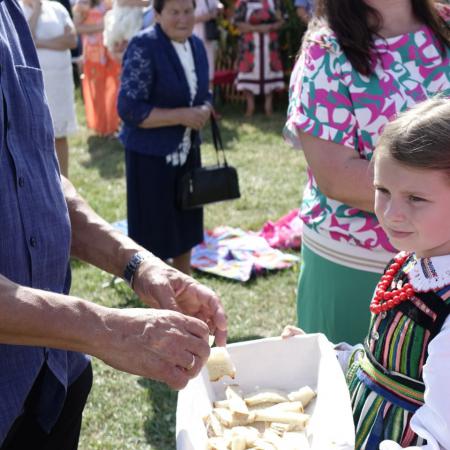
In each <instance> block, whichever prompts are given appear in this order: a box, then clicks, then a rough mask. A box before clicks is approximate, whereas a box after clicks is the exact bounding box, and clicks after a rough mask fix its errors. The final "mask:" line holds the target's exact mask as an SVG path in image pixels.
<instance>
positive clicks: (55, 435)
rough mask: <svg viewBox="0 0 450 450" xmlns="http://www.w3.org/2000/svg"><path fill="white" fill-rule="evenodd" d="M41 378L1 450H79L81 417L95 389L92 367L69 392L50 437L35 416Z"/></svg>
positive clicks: (72, 385)
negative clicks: (91, 392)
mask: <svg viewBox="0 0 450 450" xmlns="http://www.w3.org/2000/svg"><path fill="white" fill-rule="evenodd" d="M40 381H41V377H38V379H37V380H36V382H35V383H34V386H33V388H32V389H31V392H30V394H29V395H28V397H27V400H26V402H25V410H24V412H23V413H22V414H21V415H20V416H19V417H18V418H17V419H16V421H15V422H14V424H13V426H12V427H11V429H10V431H9V433H8V435H7V436H6V439H5V441H4V443H3V445H2V447H1V449H0V450H76V449H77V448H78V439H79V437H80V429H81V418H82V413H83V409H84V406H85V404H86V400H87V397H88V395H89V392H90V390H91V386H92V367H91V365H90V364H89V365H88V367H87V368H86V369H85V370H84V372H82V374H81V375H80V376H79V377H78V378H77V380H76V381H75V382H74V383H72V384H71V385H70V386H69V387H68V389H67V396H66V401H65V403H64V406H63V409H62V411H61V414H60V416H59V417H58V420H57V422H56V424H55V426H54V427H53V428H52V430H51V432H50V434H47V433H46V432H45V431H44V430H43V429H42V428H41V427H40V426H39V424H38V423H37V421H36V418H35V416H34V414H33V412H34V411H35V404H36V401H37V399H38V397H39V396H38V394H39V390H40Z"/></svg>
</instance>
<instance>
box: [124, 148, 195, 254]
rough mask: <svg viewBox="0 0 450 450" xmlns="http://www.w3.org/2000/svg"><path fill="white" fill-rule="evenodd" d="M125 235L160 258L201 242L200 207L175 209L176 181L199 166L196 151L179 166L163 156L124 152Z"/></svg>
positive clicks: (179, 252) (181, 251)
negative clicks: (126, 220)
mask: <svg viewBox="0 0 450 450" xmlns="http://www.w3.org/2000/svg"><path fill="white" fill-rule="evenodd" d="M125 165H126V178H127V209H128V235H129V236H130V237H131V238H132V239H133V240H135V241H136V242H137V243H138V244H140V245H142V246H143V247H145V248H146V249H147V250H149V251H151V252H152V253H153V254H154V255H156V256H158V257H159V258H161V259H169V258H173V257H176V256H179V255H182V254H183V253H186V252H188V251H189V250H191V249H192V247H194V246H196V245H197V244H199V243H200V242H202V241H203V208H198V209H192V210H189V211H182V210H180V209H178V208H177V206H176V183H177V180H178V179H179V178H180V177H181V176H182V175H183V174H185V173H186V172H187V171H188V170H189V169H191V168H193V167H199V166H200V155H199V152H196V151H195V152H192V151H190V152H189V155H188V158H187V161H186V163H185V164H184V165H182V166H172V165H171V164H168V163H167V162H166V157H165V156H152V155H144V154H141V153H138V152H135V151H132V150H129V149H126V150H125Z"/></svg>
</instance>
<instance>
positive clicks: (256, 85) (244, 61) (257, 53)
mask: <svg viewBox="0 0 450 450" xmlns="http://www.w3.org/2000/svg"><path fill="white" fill-rule="evenodd" d="M234 20H235V22H236V23H239V22H246V23H248V24H251V25H263V24H269V23H274V22H276V21H277V17H276V8H275V4H274V0H239V1H238V3H237V5H236V11H235V16H234ZM236 87H237V89H238V90H248V91H250V92H252V93H253V94H256V95H259V94H268V93H270V92H272V91H274V90H279V89H283V88H284V78H283V67H282V64H281V58H280V52H279V42H278V32H277V31H270V32H267V33H256V32H251V31H250V32H246V33H242V34H241V37H240V40H239V56H238V76H237V82H236Z"/></svg>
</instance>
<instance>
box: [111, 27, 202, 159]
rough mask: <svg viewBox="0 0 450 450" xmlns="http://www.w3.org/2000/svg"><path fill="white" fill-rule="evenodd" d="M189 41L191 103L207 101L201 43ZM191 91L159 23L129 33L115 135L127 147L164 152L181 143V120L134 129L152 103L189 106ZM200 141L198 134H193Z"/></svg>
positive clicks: (148, 152) (154, 152)
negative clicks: (193, 78) (192, 83)
mask: <svg viewBox="0 0 450 450" xmlns="http://www.w3.org/2000/svg"><path fill="white" fill-rule="evenodd" d="M188 41H189V44H190V46H191V49H192V54H193V57H194V63H195V71H196V74H197V85H198V87H197V95H196V96H195V98H194V101H193V105H194V106H197V105H202V104H204V103H205V102H211V94H210V92H209V90H208V82H209V80H208V60H207V57H206V51H205V48H204V45H203V42H202V41H201V40H200V39H199V38H198V37H196V36H191V37H190V38H189V39H188ZM190 103H191V102H190V91H189V85H188V81H187V79H186V76H185V74H184V70H183V66H182V65H181V62H180V59H179V58H178V55H177V53H176V51H175V48H174V47H173V45H172V43H171V41H170V39H169V38H168V37H167V35H166V34H165V33H164V32H163V30H162V29H161V27H160V26H159V24H156V25H155V26H153V27H151V28H147V29H145V30H142V31H141V32H139V33H138V34H137V35H136V36H134V37H133V38H132V39H131V41H130V43H129V45H128V48H127V50H126V52H125V55H124V58H123V67H122V79H121V86H120V90H119V98H118V111H119V115H120V117H121V119H122V120H123V126H122V130H121V132H120V140H121V141H122V143H123V144H124V146H125V148H126V149H127V150H131V151H135V152H138V153H143V154H148V155H153V156H166V155H168V154H170V153H173V152H174V151H175V150H176V149H177V148H178V146H179V145H180V143H181V141H182V138H183V134H184V131H185V129H186V128H185V127H184V126H182V125H176V126H168V127H159V128H139V127H138V125H139V124H140V123H141V122H142V121H143V120H144V119H145V118H146V117H147V116H148V115H149V114H150V112H151V111H152V109H153V108H180V107H189V106H191V104H190ZM194 134H195V139H196V140H198V141H199V139H200V138H199V133H194Z"/></svg>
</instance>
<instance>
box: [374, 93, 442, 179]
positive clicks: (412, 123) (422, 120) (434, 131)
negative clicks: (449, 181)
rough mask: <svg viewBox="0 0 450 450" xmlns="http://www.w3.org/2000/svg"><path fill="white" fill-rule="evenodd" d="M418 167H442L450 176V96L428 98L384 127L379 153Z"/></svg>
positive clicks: (378, 146)
mask: <svg viewBox="0 0 450 450" xmlns="http://www.w3.org/2000/svg"><path fill="white" fill-rule="evenodd" d="M382 153H388V154H389V155H390V156H391V157H392V158H394V159H395V160H396V161H398V162H400V163H402V164H405V165H407V166H410V167H414V168H418V169H434V170H442V171H444V172H446V173H447V175H448V176H449V177H450V99H449V98H444V97H436V98H432V99H430V100H425V101H424V102H422V103H419V104H417V105H416V106H413V107H412V108H410V109H408V110H407V111H405V112H403V113H401V114H399V115H398V116H397V118H396V119H395V120H393V121H392V122H390V123H388V124H387V125H386V127H385V128H384V130H383V133H382V135H381V137H380V140H379V142H378V145H377V150H376V152H375V157H376V155H380V154H382Z"/></svg>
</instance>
